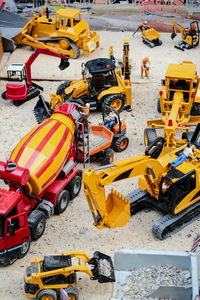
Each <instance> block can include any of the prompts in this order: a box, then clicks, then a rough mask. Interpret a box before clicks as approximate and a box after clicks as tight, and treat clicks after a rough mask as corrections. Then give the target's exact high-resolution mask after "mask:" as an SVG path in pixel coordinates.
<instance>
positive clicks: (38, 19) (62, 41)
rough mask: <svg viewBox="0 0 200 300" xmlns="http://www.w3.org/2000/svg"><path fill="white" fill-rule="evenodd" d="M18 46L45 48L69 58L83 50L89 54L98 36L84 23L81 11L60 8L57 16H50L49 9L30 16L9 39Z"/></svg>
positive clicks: (74, 56) (97, 40)
mask: <svg viewBox="0 0 200 300" xmlns="http://www.w3.org/2000/svg"><path fill="white" fill-rule="evenodd" d="M12 39H13V40H14V41H15V43H16V44H17V45H20V44H25V45H28V46H31V47H33V48H37V47H40V48H48V49H50V50H52V51H55V52H58V53H59V52H61V53H63V54H65V55H68V56H70V57H72V58H77V57H79V55H80V49H83V50H84V51H85V52H86V55H87V56H88V55H89V54H90V53H91V52H93V51H95V49H96V48H98V47H99V36H98V34H97V33H96V32H91V31H90V28H89V25H88V23H87V22H85V21H83V20H82V19H81V14H80V10H78V9H71V8H62V9H59V10H58V11H57V12H56V17H55V18H54V17H50V16H49V13H48V8H47V9H46V16H45V7H43V9H42V11H41V16H37V15H33V18H32V20H30V21H29V22H28V23H27V24H26V25H25V27H24V28H23V29H22V30H21V32H20V33H19V34H17V35H16V36H14V37H13V38H12Z"/></svg>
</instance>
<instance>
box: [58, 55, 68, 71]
mask: <svg viewBox="0 0 200 300" xmlns="http://www.w3.org/2000/svg"><path fill="white" fill-rule="evenodd" d="M68 67H69V61H68V59H63V58H61V62H60V64H59V68H60V70H61V71H62V70H65V69H66V68H68Z"/></svg>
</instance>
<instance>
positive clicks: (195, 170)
mask: <svg viewBox="0 0 200 300" xmlns="http://www.w3.org/2000/svg"><path fill="white" fill-rule="evenodd" d="M164 142H165V140H164V138H163V137H159V138H158V139H157V140H155V141H154V142H153V143H152V144H151V145H150V146H149V147H147V148H146V150H145V155H140V156H137V157H133V158H130V159H126V160H122V161H118V162H115V163H113V164H110V165H107V166H104V169H102V167H101V168H91V169H88V170H86V171H85V172H84V173H83V184H84V193H85V196H86V199H87V202H88V206H89V208H90V211H91V212H92V215H93V218H94V225H95V226H96V227H97V228H98V229H101V228H116V227H123V226H125V225H126V224H127V222H128V220H129V218H130V216H131V215H133V214H136V213H137V212H138V211H140V210H141V209H144V208H145V207H148V208H152V209H155V210H158V211H160V212H161V213H162V214H163V215H164V216H163V217H162V218H161V219H159V220H157V221H156V222H155V223H154V225H153V229H152V231H153V234H154V235H155V236H156V237H157V238H159V239H166V238H167V237H169V236H170V235H171V234H174V233H176V232H178V231H180V230H181V229H182V228H183V227H185V226H186V225H188V224H190V223H191V222H193V221H194V220H196V219H198V218H199V217H200V184H199V182H200V124H198V125H197V127H196V129H195V132H194V133H193V136H192V138H191V145H193V147H194V152H193V155H194V158H192V159H189V157H188V158H187V157H185V161H184V162H182V163H181V164H180V165H178V166H176V167H172V166H171V164H172V162H174V160H177V159H178V158H179V157H180V156H181V155H182V154H183V151H184V150H185V148H186V145H183V146H181V147H180V148H179V149H178V150H177V149H173V150H172V151H170V152H168V153H165V154H164V155H162V147H163V145H164ZM160 153H161V154H160ZM138 176H139V180H138V187H139V189H136V190H135V191H133V192H131V191H130V193H129V194H128V195H127V196H123V195H120V193H119V192H117V191H115V190H113V189H112V191H111V192H110V193H109V194H108V195H107V197H106V193H105V186H107V185H110V184H112V183H115V182H118V181H121V180H125V179H130V178H133V177H138Z"/></svg>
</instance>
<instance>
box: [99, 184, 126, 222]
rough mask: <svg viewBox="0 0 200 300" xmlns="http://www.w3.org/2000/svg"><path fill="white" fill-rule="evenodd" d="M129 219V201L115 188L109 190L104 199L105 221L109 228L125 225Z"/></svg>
mask: <svg viewBox="0 0 200 300" xmlns="http://www.w3.org/2000/svg"><path fill="white" fill-rule="evenodd" d="M129 219H130V201H129V199H126V197H124V196H123V195H120V193H119V192H117V191H116V190H113V189H112V190H111V192H110V193H109V194H108V197H107V199H106V218H105V222H106V223H107V224H106V225H107V226H108V227H109V228H117V227H123V226H125V225H126V224H127V223H128V221H129Z"/></svg>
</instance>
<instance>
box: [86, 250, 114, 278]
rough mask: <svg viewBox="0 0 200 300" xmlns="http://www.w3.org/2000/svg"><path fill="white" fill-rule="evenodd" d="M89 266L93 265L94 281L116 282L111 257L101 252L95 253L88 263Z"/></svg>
mask: <svg viewBox="0 0 200 300" xmlns="http://www.w3.org/2000/svg"><path fill="white" fill-rule="evenodd" d="M88 264H89V265H93V269H92V270H91V271H92V274H93V280H98V282H99V283H106V282H114V281H115V273H114V267H113V263H112V259H111V257H110V256H108V255H106V254H103V253H101V252H99V251H95V252H94V256H93V257H92V258H91V259H90V260H89V261H88Z"/></svg>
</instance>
